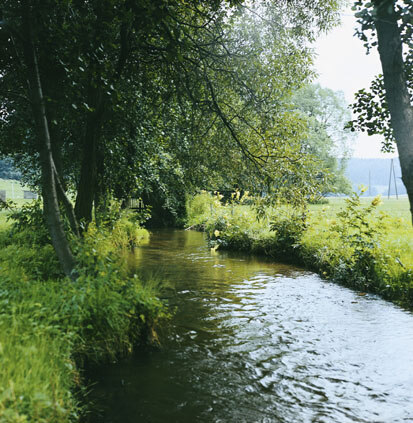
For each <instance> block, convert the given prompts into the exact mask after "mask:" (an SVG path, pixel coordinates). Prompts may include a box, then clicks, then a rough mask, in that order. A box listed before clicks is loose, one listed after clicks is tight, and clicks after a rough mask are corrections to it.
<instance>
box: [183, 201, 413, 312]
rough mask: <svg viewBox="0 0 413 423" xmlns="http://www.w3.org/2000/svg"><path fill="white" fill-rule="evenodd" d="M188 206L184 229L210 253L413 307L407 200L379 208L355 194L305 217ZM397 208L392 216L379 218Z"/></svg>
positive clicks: (243, 204) (412, 231) (216, 204)
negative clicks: (296, 271)
mask: <svg viewBox="0 0 413 423" xmlns="http://www.w3.org/2000/svg"><path fill="white" fill-rule="evenodd" d="M194 204H195V205H196V207H194V206H193V205H194ZM187 207H188V216H190V218H189V220H188V225H189V226H192V225H195V226H196V227H198V228H202V229H204V230H205V231H206V232H207V234H208V237H209V240H210V244H211V246H212V247H213V248H226V249H235V250H241V251H245V252H251V253H257V254H264V255H268V256H271V257H273V258H274V259H277V260H282V261H287V262H293V263H297V264H301V265H305V266H307V267H308V268H311V269H312V270H315V271H317V272H319V273H320V274H322V275H323V276H324V277H326V278H330V279H332V280H335V281H337V282H340V283H342V284H344V285H347V286H349V287H353V288H355V289H358V290H361V291H369V292H375V293H378V294H380V295H382V296H383V297H384V298H387V299H390V300H392V301H394V302H397V303H399V304H401V305H403V306H406V307H409V308H412V309H413V228H412V226H411V223H410V215H409V211H408V203H407V201H406V200H404V201H400V202H399V203H397V202H394V201H389V202H386V201H385V202H384V204H380V201H379V199H364V198H362V197H360V196H359V195H357V194H354V195H353V197H351V198H349V199H339V200H333V201H332V202H331V203H329V204H327V205H317V206H311V207H310V210H309V211H307V212H306V213H303V211H302V210H294V209H293V208H291V207H286V206H276V207H274V206H265V205H264V204H263V201H262V200H261V199H257V200H255V201H253V200H252V199H248V200H247V201H245V200H244V199H241V201H239V202H235V201H234V202H232V203H230V204H227V205H223V204H222V203H221V202H220V201H219V198H218V197H217V196H210V195H209V194H207V193H203V194H200V195H198V196H196V197H195V198H194V199H193V201H191V200H189V201H188V203H187ZM394 209H395V212H394V215H386V214H385V213H383V210H387V211H390V212H391V211H392V210H394Z"/></svg>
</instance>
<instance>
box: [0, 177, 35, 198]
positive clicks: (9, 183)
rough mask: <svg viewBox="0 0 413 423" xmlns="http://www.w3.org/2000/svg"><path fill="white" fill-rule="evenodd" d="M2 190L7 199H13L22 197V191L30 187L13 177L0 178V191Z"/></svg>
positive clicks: (28, 189)
mask: <svg viewBox="0 0 413 423" xmlns="http://www.w3.org/2000/svg"><path fill="white" fill-rule="evenodd" d="M2 190H5V191H6V199H7V200H13V201H15V200H19V199H23V191H30V188H28V187H26V186H24V185H21V184H20V182H19V181H16V180H13V179H0V191H2Z"/></svg>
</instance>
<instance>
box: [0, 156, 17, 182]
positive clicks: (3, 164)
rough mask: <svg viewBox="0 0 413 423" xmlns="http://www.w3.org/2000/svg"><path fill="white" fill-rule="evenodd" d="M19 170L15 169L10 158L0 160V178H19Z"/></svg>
mask: <svg viewBox="0 0 413 423" xmlns="http://www.w3.org/2000/svg"><path fill="white" fill-rule="evenodd" d="M21 176H22V175H21V172H20V171H19V170H17V169H16V168H15V167H14V165H13V161H12V160H11V159H3V160H0V179H16V180H20V178H21Z"/></svg>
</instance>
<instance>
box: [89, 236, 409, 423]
mask: <svg viewBox="0 0 413 423" xmlns="http://www.w3.org/2000/svg"><path fill="white" fill-rule="evenodd" d="M134 262H135V264H134V265H135V266H136V269H137V271H139V272H140V273H141V274H142V276H143V277H146V278H161V279H165V280H168V281H169V285H170V287H169V288H168V290H167V292H166V294H165V295H166V296H167V297H168V301H169V304H170V306H171V307H176V310H177V311H176V314H175V316H174V318H173V319H172V321H171V322H170V324H169V325H168V327H167V328H165V330H163V331H162V332H161V333H160V337H161V341H162V347H161V348H160V349H159V350H148V351H144V352H139V353H138V354H136V355H135V356H134V357H131V358H129V359H127V360H125V361H122V362H120V363H114V364H112V365H108V366H105V367H102V368H99V369H98V370H96V371H95V372H94V374H93V378H92V380H93V382H94V383H95V385H94V388H93V393H92V395H91V396H92V398H93V399H94V400H95V401H96V402H97V407H98V408H99V411H98V412H96V415H95V416H94V417H93V419H92V421H93V422H95V423H101V422H105V423H137V422H153V423H173V422H177V423H178V422H180V423H181V422H182V423H186V422H188V423H198V422H215V423H218V422H225V423H232V422H234V423H235V422H237V423H240V422H248V423H249V422H268V423H269V422H285V423H307V422H308V423H310V422H317V423H323V422H326V423H327V422H328V423H330V422H337V423H347V422H365V423H376V422H377V423H397V422H413V315H412V314H411V313H409V312H406V311H404V310H401V309H399V308H397V307H396V306H394V305H392V304H391V303H388V302H385V301H383V300H380V299H378V298H377V297H374V296H369V295H367V296H360V295H359V294H358V293H357V292H354V291H350V290H348V289H346V288H343V287H340V286H338V285H335V284H333V283H330V282H326V281H323V280H322V279H321V278H320V277H318V276H317V275H315V274H313V273H310V272H307V271H305V270H302V269H299V268H296V267H291V266H286V265H282V264H274V263H271V262H270V261H268V260H265V259H263V258H261V259H258V258H252V257H248V256H243V255H239V254H238V255H237V254H229V253H220V252H213V251H211V250H209V249H208V248H207V247H206V243H205V241H204V239H203V235H202V234H201V233H198V232H192V231H160V232H155V233H154V234H153V235H152V239H151V242H150V244H149V245H147V246H144V247H141V248H140V249H138V250H137V251H136V254H135V257H134Z"/></svg>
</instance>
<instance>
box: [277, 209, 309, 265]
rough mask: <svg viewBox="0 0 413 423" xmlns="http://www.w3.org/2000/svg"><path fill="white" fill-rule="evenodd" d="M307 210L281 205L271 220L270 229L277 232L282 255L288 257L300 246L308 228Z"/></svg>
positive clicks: (280, 254) (279, 249) (279, 251)
mask: <svg viewBox="0 0 413 423" xmlns="http://www.w3.org/2000/svg"><path fill="white" fill-rule="evenodd" d="M306 219H307V216H306V213H305V211H304V210H303V211H300V210H296V209H293V208H291V207H279V208H278V209H276V211H275V214H273V215H272V217H271V221H270V229H271V230H272V231H274V232H275V237H276V239H277V244H278V246H279V247H278V254H279V256H280V257H288V256H289V255H291V253H294V252H293V250H294V249H296V248H299V247H300V241H301V238H302V236H303V234H304V232H305V230H306V229H307V221H306Z"/></svg>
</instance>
